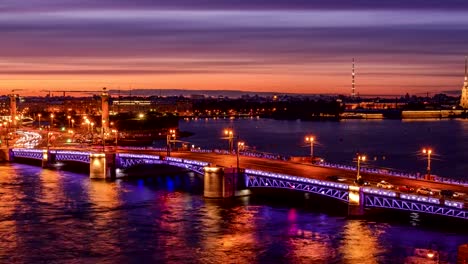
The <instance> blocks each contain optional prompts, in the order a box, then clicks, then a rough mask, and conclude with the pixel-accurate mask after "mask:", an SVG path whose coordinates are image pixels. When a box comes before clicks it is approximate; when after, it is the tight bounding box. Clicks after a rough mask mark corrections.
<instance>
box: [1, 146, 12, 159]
mask: <svg viewBox="0 0 468 264" xmlns="http://www.w3.org/2000/svg"><path fill="white" fill-rule="evenodd" d="M12 160H13V155H12V154H11V149H9V148H2V149H0V161H12Z"/></svg>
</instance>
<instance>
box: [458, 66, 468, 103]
mask: <svg viewBox="0 0 468 264" xmlns="http://www.w3.org/2000/svg"><path fill="white" fill-rule="evenodd" d="M460 106H461V107H463V108H464V109H468V72H467V57H465V82H464V83H463V88H462V94H461V99H460Z"/></svg>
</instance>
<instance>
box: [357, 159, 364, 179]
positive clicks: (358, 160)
mask: <svg viewBox="0 0 468 264" xmlns="http://www.w3.org/2000/svg"><path fill="white" fill-rule="evenodd" d="M356 159H357V174H356V181H359V179H361V174H360V173H361V161H362V162H364V161H366V156H365V155H361V154H359V153H358V154H357V157H356Z"/></svg>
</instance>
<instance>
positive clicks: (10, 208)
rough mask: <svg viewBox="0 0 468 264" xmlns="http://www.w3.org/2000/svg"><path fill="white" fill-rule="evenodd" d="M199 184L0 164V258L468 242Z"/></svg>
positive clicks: (336, 258)
mask: <svg viewBox="0 0 468 264" xmlns="http://www.w3.org/2000/svg"><path fill="white" fill-rule="evenodd" d="M201 184H202V181H201V180H200V179H199V176H195V175H193V174H190V175H185V176H184V175H176V176H168V177H158V178H154V179H146V180H139V181H130V182H126V181H116V182H105V181H95V180H90V179H88V178H87V177H86V176H85V175H80V174H75V173H69V172H60V171H51V170H42V169H40V168H36V167H31V166H26V165H0V201H1V203H0V214H1V215H0V262H1V263H12V262H15V263H17V262H22V263H38V262H39V263H41V262H47V263H64V262H66V263H137V262H142V263H145V262H154V263H278V262H280V263H398V262H401V261H402V260H403V259H404V257H405V256H406V255H407V254H408V253H407V252H410V251H411V250H409V249H414V248H416V247H427V246H428V243H429V242H431V243H433V242H435V243H437V245H438V246H439V247H440V249H441V250H442V251H444V252H446V254H445V255H446V258H447V259H449V260H452V261H453V260H454V259H455V256H456V249H457V246H458V245H460V244H462V243H467V242H468V241H467V233H468V231H466V230H465V231H464V232H458V233H456V234H455V233H452V232H449V233H447V232H445V231H437V230H432V231H431V230H423V229H421V228H420V227H412V226H411V222H410V221H411V220H410V219H408V221H407V222H406V224H403V225H401V224H395V223H393V224H392V223H385V222H370V221H364V220H351V219H346V218H345V217H344V216H332V215H327V214H324V213H322V212H317V211H314V210H311V209H308V208H305V207H303V206H302V202H303V201H301V202H298V203H297V204H296V203H295V200H294V199H289V198H288V199H287V200H286V199H284V198H283V199H282V200H284V202H282V203H280V204H278V203H276V202H274V201H271V202H269V200H256V199H255V198H252V197H251V198H249V197H246V198H242V199H238V200H225V201H219V200H207V199H203V197H202V196H201V191H200V190H201ZM309 200H311V199H309ZM309 200H308V201H309ZM296 205H297V206H296ZM458 231H459V230H458Z"/></svg>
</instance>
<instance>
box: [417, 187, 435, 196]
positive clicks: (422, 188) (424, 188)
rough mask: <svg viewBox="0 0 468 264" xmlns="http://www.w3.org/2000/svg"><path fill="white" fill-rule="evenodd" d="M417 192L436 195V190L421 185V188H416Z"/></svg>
mask: <svg viewBox="0 0 468 264" xmlns="http://www.w3.org/2000/svg"><path fill="white" fill-rule="evenodd" d="M416 193H417V194H424V195H434V193H435V192H434V191H433V190H431V189H429V188H426V187H421V188H419V189H417V190H416Z"/></svg>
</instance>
